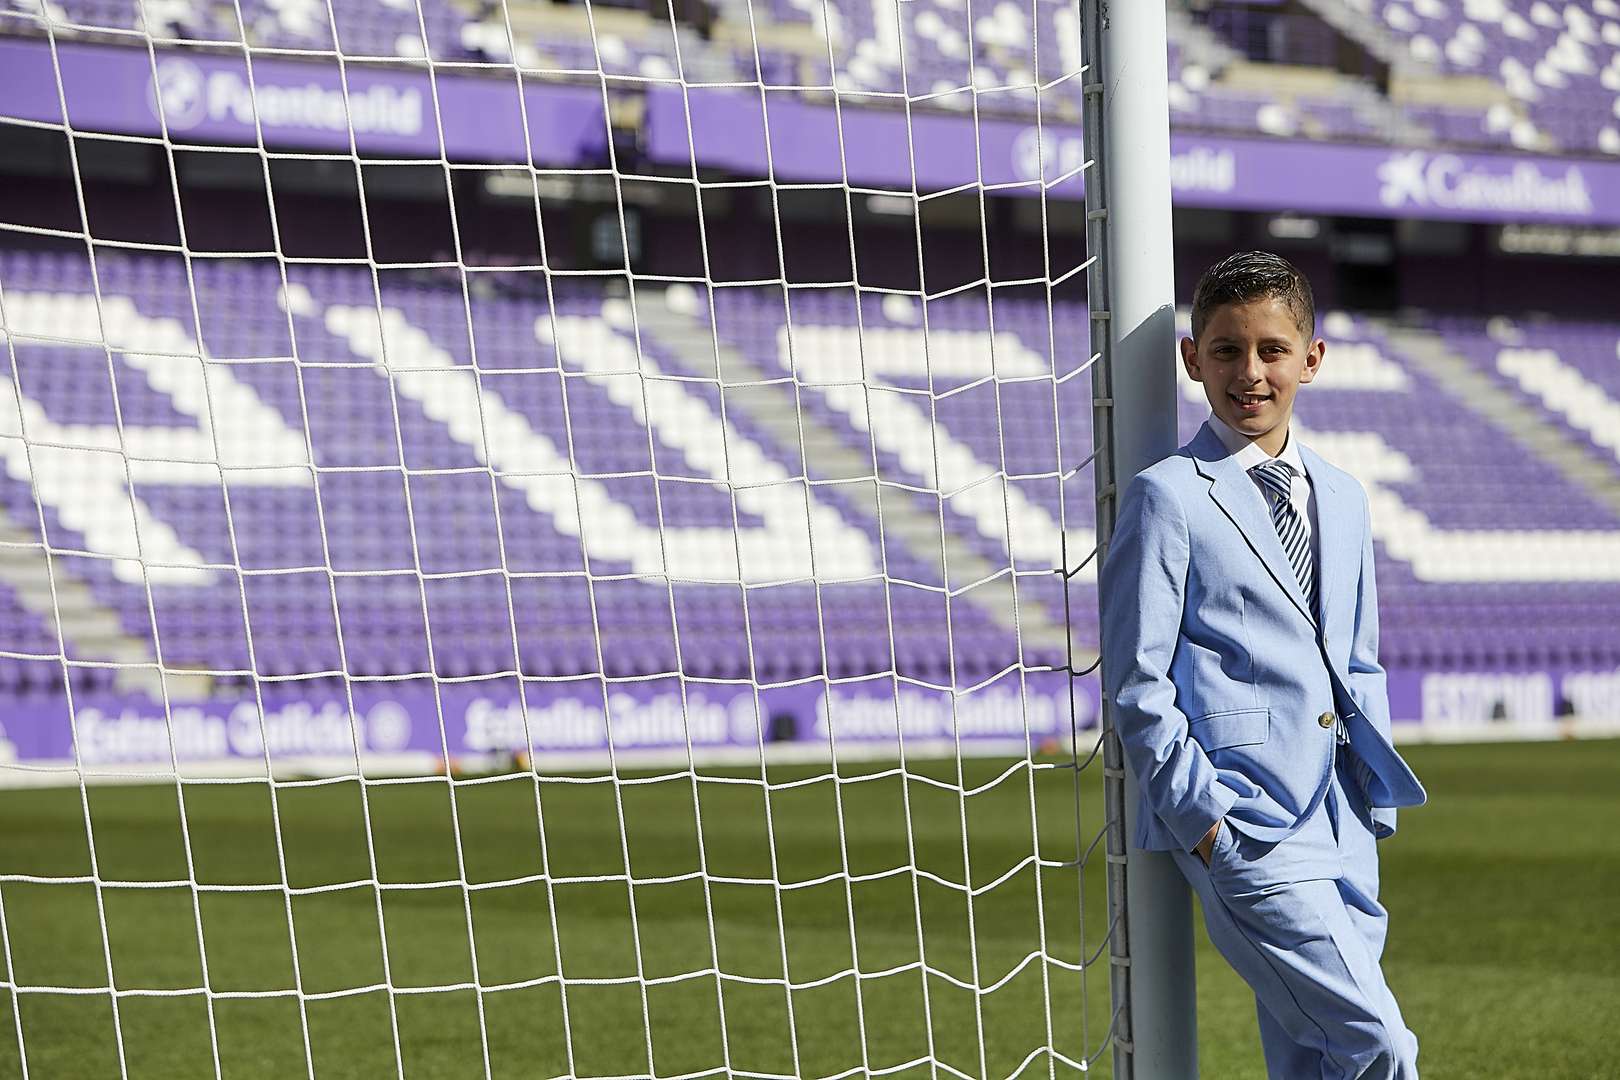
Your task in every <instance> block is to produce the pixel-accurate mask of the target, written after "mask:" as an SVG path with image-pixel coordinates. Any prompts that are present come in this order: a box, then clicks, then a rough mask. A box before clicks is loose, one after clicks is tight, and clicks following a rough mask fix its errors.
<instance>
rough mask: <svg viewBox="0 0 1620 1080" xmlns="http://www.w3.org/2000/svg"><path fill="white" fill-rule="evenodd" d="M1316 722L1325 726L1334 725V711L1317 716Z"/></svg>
mask: <svg viewBox="0 0 1620 1080" xmlns="http://www.w3.org/2000/svg"><path fill="white" fill-rule="evenodd" d="M1316 722H1317V723H1318V724H1321V725H1322V726H1323V727H1324V728H1330V727H1332V726H1333V713H1332V712H1331V711H1330V712H1325V713H1323V714H1322V715H1321V716H1318V717H1317V718H1316Z"/></svg>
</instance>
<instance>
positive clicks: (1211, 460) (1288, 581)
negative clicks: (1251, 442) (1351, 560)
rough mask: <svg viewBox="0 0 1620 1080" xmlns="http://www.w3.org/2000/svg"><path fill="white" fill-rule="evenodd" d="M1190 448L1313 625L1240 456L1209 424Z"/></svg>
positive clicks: (1225, 507)
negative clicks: (1232, 451)
mask: <svg viewBox="0 0 1620 1080" xmlns="http://www.w3.org/2000/svg"><path fill="white" fill-rule="evenodd" d="M1189 448H1190V449H1191V450H1192V457H1193V463H1194V465H1195V466H1196V467H1197V469H1198V472H1199V473H1200V474H1201V475H1202V476H1204V477H1205V478H1206V479H1207V480H1209V482H1210V483H1209V494H1210V497H1211V498H1212V499H1214V500H1215V504H1216V505H1217V506H1219V507H1220V508H1221V512H1222V513H1224V514H1225V515H1226V516H1227V517H1228V518H1230V519H1231V521H1232V524H1233V525H1236V526H1237V528H1238V531H1239V532H1240V533H1242V534H1243V539H1244V540H1245V541H1246V542H1247V543H1248V545H1249V548H1250V550H1252V551H1253V552H1254V553H1255V555H1256V557H1258V558H1259V560H1260V563H1261V565H1262V566H1264V567H1265V568H1266V572H1267V573H1268V574H1270V575H1271V576H1272V578H1273V579H1274V580H1275V581H1276V582H1277V585H1278V587H1279V588H1281V589H1282V591H1283V592H1284V593H1286V594H1287V595H1288V599H1289V600H1291V601H1293V604H1294V606H1295V607H1296V608H1298V609H1299V613H1300V614H1301V615H1303V616H1305V618H1306V619H1307V620H1309V621H1310V623H1311V624H1312V625H1313V626H1314V625H1315V624H1316V613H1315V612H1313V611H1312V610H1311V605H1310V603H1309V602H1308V601H1307V600H1306V599H1305V594H1304V592H1303V591H1301V590H1300V587H1299V581H1298V579H1297V578H1295V577H1294V567H1293V564H1291V563H1290V562H1289V561H1288V553H1287V552H1286V551H1284V550H1283V546H1282V541H1281V540H1280V539H1278V537H1277V527H1276V526H1275V525H1273V524H1272V523H1271V513H1270V511H1269V510H1268V509H1267V507H1266V499H1265V496H1264V495H1262V494H1260V489H1259V488H1258V487H1256V486H1255V484H1254V481H1253V480H1251V479H1249V476H1248V474H1247V473H1245V472H1244V471H1243V467H1242V466H1241V465H1239V464H1238V462H1237V459H1236V458H1234V457H1233V456H1232V455H1230V454H1228V453H1227V452H1226V447H1225V445H1224V444H1223V443H1222V442H1221V440H1220V436H1218V435H1216V434H1215V432H1214V431H1213V430H1211V429H1210V426H1209V424H1208V423H1205V424H1204V426H1203V427H1202V428H1200V429H1199V431H1198V434H1197V436H1195V437H1194V439H1193V441H1192V443H1191V444H1190V447H1189ZM1320 516H1322V515H1321V514H1318V517H1320Z"/></svg>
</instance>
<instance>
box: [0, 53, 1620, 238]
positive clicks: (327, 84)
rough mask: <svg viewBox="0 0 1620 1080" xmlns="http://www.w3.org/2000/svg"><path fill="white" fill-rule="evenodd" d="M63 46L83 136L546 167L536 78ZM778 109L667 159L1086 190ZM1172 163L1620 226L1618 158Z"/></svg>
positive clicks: (697, 91) (695, 98) (1072, 171)
mask: <svg viewBox="0 0 1620 1080" xmlns="http://www.w3.org/2000/svg"><path fill="white" fill-rule="evenodd" d="M57 55H58V57H59V58H60V70H61V74H62V83H63V89H64V92H65V95H66V98H67V103H68V114H69V119H70V120H71V122H72V124H73V126H74V127H75V128H76V129H78V130H81V131H106V132H117V133H124V134H143V135H154V134H157V133H159V131H160V130H161V129H160V125H159V121H158V110H157V107H156V101H157V100H158V99H159V98H161V100H162V101H163V103H164V110H163V111H164V114H165V116H166V118H167V121H168V126H169V131H170V134H171V137H174V138H176V139H177V140H183V141H185V142H189V143H198V144H208V143H235V144H246V145H252V144H254V143H255V142H256V141H257V140H256V137H255V132H254V125H253V108H252V105H253V103H254V102H255V101H256V102H257V105H258V112H259V117H260V121H261V123H262V124H263V127H264V133H265V138H266V141H267V143H269V144H270V145H273V146H277V147H281V148H288V147H301V148H309V149H325V150H340V151H341V150H346V149H348V146H349V120H348V118H349V117H352V118H353V124H354V128H355V135H356V140H357V141H358V143H359V145H360V149H361V150H362V151H363V152H365V153H368V154H398V155H402V156H414V157H428V158H438V157H439V156H440V148H439V136H438V128H439V123H440V122H441V121H442V124H443V128H444V131H445V142H446V145H445V147H444V151H443V156H445V157H448V158H450V159H452V160H477V161H494V162H513V163H521V162H525V161H528V160H529V153H528V151H527V150H526V148H525V140H524V135H523V130H522V123H521V117H520V111H519V108H518V97H517V93H516V83H515V82H512V81H508V80H505V79H499V78H481V77H474V76H465V75H449V74H442V75H439V76H438V79H437V88H438V99H439V109H440V116H439V117H438V118H437V119H436V118H435V116H434V110H433V96H432V93H431V90H430V87H429V83H428V76H427V73H426V72H425V71H421V70H418V71H411V70H405V69H402V68H401V67H399V66H397V65H395V66H376V65H370V64H357V63H352V62H351V63H350V64H348V65H347V72H348V79H349V95H348V103H347V109H345V103H344V97H343V94H342V93H341V91H340V85H341V83H340V78H339V69H338V67H337V65H336V64H331V65H318V64H310V63H300V62H290V61H283V60H257V61H255V62H254V65H253V87H254V91H255V93H253V94H250V93H249V83H248V77H247V75H248V73H247V67H246V64H245V62H244V61H243V59H242V58H241V57H236V56H221V55H214V54H204V53H200V52H184V53H180V52H165V53H162V54H160V55H159V56H158V57H157V65H156V71H157V76H156V80H155V81H156V83H157V85H158V86H159V87H161V92H160V93H154V92H153V83H154V78H153V65H152V61H151V60H150V59H149V58H148V56H147V54H146V53H145V52H144V51H142V50H138V49H129V48H119V47H106V46H94V45H78V44H64V45H60V46H58V48H57ZM56 68H57V65H56V64H55V63H53V60H52V56H51V49H50V46H49V45H48V44H47V43H44V42H37V41H0V116H8V117H14V118H17V119H23V120H34V121H43V122H46V123H60V122H61V120H62V117H61V110H60V108H59V106H58V101H57V80H56ZM524 100H525V103H526V105H527V109H528V120H529V142H530V144H531V145H532V148H533V161H534V163H535V164H537V165H569V164H578V163H580V162H587V161H601V160H603V158H604V156H605V148H606V140H607V125H606V123H605V121H604V118H603V111H602V98H601V92H600V91H599V90H598V89H596V88H593V87H581V86H559V85H538V84H531V85H529V86H527V87H526V88H525V94H524ZM763 102H764V103H763V104H762V98H761V95H759V94H756V93H752V92H737V91H734V90H724V89H718V90H717V89H709V88H686V89H685V90H683V89H682V88H679V87H665V86H655V87H652V88H650V89H649V90H648V91H647V119H646V137H647V141H646V148H647V152H648V154H649V156H650V157H652V158H653V159H654V160H656V161H661V162H689V161H690V160H691V159H692V156H693V152H694V150H695V152H696V157H697V160H699V161H700V162H703V163H705V164H708V165H715V166H723V167H727V168H730V169H732V170H735V171H738V172H744V173H754V174H757V175H762V176H763V175H767V174H770V173H772V172H774V175H775V176H777V177H778V178H780V179H784V180H799V181H836V180H840V179H842V178H843V176H844V175H845V170H846V169H847V171H848V176H849V179H850V180H851V181H852V182H854V183H857V184H862V185H870V186H876V187H884V188H888V189H891V190H895V191H910V190H911V188H912V177H913V172H915V176H916V184H917V188H918V190H920V191H939V190H945V189H949V188H954V187H958V186H960V185H964V184H976V183H978V182H979V181H980V179H981V177H980V170H979V169H978V167H977V162H979V161H981V160H982V161H983V163H984V168H983V176H982V181H983V183H985V184H987V185H1009V186H1008V187H1006V188H1005V189H1004V190H1006V191H1007V192H1009V193H1015V194H1021V195H1025V196H1031V195H1034V194H1036V193H1037V192H1038V190H1039V186H1038V184H1036V183H1033V182H1032V181H1035V180H1037V179H1038V178H1040V177H1041V176H1042V175H1043V174H1044V176H1045V178H1046V180H1047V181H1048V182H1049V183H1054V186H1053V191H1054V192H1055V193H1057V194H1059V195H1061V196H1064V197H1068V198H1075V197H1078V196H1079V195H1080V194H1081V191H1082V188H1081V183H1080V176H1079V170H1080V165H1081V163H1082V162H1083V161H1084V153H1083V150H1082V147H1081V139H1080V131H1079V129H1078V127H1077V126H1075V125H1072V124H1048V125H1046V126H1045V127H1044V129H1042V130H1037V128H1036V127H1035V125H1034V124H1032V123H1030V122H1029V121H1027V120H1015V119H997V118H986V119H983V120H982V121H981V122H980V123H979V125H978V126H977V130H975V126H974V124H973V122H972V120H971V119H970V118H969V117H965V116H955V115H947V114H939V113H926V112H922V111H918V110H913V111H912V113H911V137H910V138H909V139H908V138H907V131H906V122H907V120H906V113H905V112H902V111H898V110H876V109H866V108H861V107H858V106H855V105H853V104H848V103H846V105H845V106H844V107H843V108H842V109H838V108H835V106H833V105H831V104H821V103H814V102H809V101H805V100H803V99H801V98H799V97H798V96H797V95H795V94H793V93H791V92H787V91H781V92H777V91H771V92H768V93H767V94H766V95H765V96H764V98H763ZM767 107H768V114H767V113H766V109H767ZM688 110H690V115H691V117H692V123H691V125H690V131H689V130H688V124H687V115H688ZM766 119H769V121H770V125H769V136H767V134H766V125H765V120H766ZM840 121H841V123H842V130H843V139H842V140H840V139H839V137H838V133H839V126H840ZM767 139H768V142H769V152H768V153H767ZM1043 161H1044V163H1045V168H1044V169H1043V168H1042V167H1041V163H1042V162H1043ZM1170 173H1171V185H1172V188H1173V190H1174V195H1175V199H1176V201H1177V202H1178V203H1180V204H1181V205H1183V206H1209V207H1224V208H1233V209H1255V210H1297V211H1302V212H1306V213H1339V214H1360V215H1367V216H1373V217H1427V218H1450V219H1456V220H1467V221H1535V222H1565V223H1579V224H1592V225H1613V224H1620V163H1617V162H1600V161H1592V160H1585V159H1572V158H1549V157H1531V156H1526V155H1505V154H1464V153H1450V152H1433V151H1429V150H1413V149H1407V148H1394V147H1389V146H1376V145H1366V146H1357V145H1336V144H1331V143H1314V142H1309V141H1301V140H1282V139H1244V138H1217V137H1205V136H1194V135H1186V134H1175V135H1173V136H1172V137H1171V167H1170ZM1060 177H1062V178H1064V179H1063V180H1062V182H1060V183H1056V182H1055V181H1057V180H1058V178H1060Z"/></svg>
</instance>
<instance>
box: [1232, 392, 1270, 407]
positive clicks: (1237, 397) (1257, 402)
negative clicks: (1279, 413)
mask: <svg viewBox="0 0 1620 1080" xmlns="http://www.w3.org/2000/svg"><path fill="white" fill-rule="evenodd" d="M1226 396H1227V397H1228V398H1230V399H1232V400H1233V401H1235V402H1237V405H1238V407H1239V408H1241V409H1258V408H1259V407H1260V406H1262V405H1264V404H1265V403H1266V402H1268V401H1270V400H1271V395H1270V394H1228V395H1226Z"/></svg>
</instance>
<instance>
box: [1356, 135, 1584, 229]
mask: <svg viewBox="0 0 1620 1080" xmlns="http://www.w3.org/2000/svg"><path fill="white" fill-rule="evenodd" d="M1378 182H1379V185H1380V186H1379V191H1378V200H1379V202H1380V203H1382V204H1383V205H1384V206H1385V207H1387V208H1389V209H1391V210H1399V209H1402V208H1405V207H1417V208H1434V209H1439V210H1454V211H1464V212H1486V213H1491V214H1500V213H1515V214H1534V215H1547V216H1550V217H1560V218H1570V219H1577V220H1578V219H1582V218H1587V217H1590V216H1591V215H1592V212H1593V205H1592V195H1591V191H1590V188H1589V186H1588V184H1587V181H1586V176H1585V174H1584V173H1583V172H1582V171H1581V167H1580V166H1579V165H1576V164H1568V165H1564V166H1562V168H1561V170H1559V169H1557V168H1548V169H1545V170H1544V169H1543V168H1542V166H1541V165H1540V164H1538V163H1536V162H1533V161H1524V160H1519V161H1511V162H1509V161H1506V160H1504V161H1502V162H1501V163H1500V164H1498V163H1495V162H1484V161H1478V160H1472V161H1471V160H1468V159H1465V158H1463V157H1460V156H1458V155H1456V154H1431V153H1429V152H1427V151H1424V150H1413V151H1410V152H1407V153H1400V154H1393V155H1391V156H1390V157H1389V158H1387V159H1385V160H1384V162H1383V163H1382V164H1381V165H1379V166H1378Z"/></svg>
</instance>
